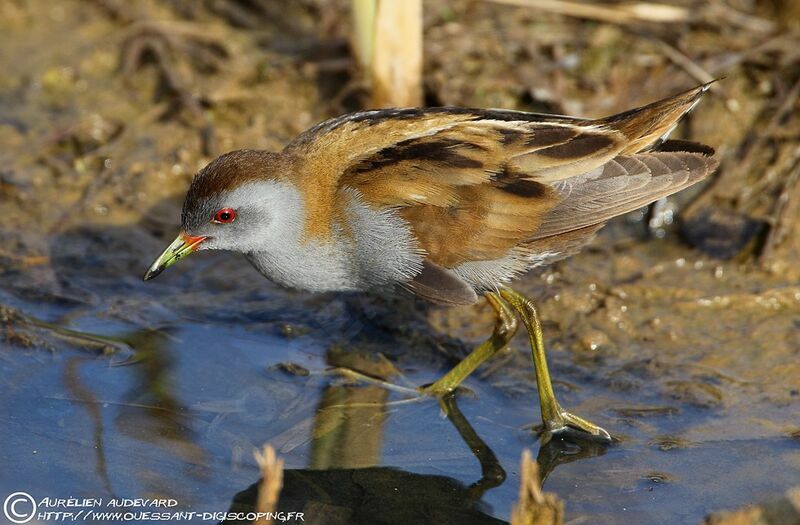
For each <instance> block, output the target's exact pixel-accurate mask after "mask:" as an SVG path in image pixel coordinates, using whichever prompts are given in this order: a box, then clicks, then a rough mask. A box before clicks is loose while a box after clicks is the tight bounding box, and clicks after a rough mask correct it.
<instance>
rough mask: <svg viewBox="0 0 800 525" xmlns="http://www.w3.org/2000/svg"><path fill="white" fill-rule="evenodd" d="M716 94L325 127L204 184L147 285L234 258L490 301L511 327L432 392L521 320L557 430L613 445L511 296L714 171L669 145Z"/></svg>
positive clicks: (443, 387) (289, 274)
mask: <svg viewBox="0 0 800 525" xmlns="http://www.w3.org/2000/svg"><path fill="white" fill-rule="evenodd" d="M707 89H708V84H706V85H704V86H700V87H698V88H695V89H692V90H689V91H686V92H684V93H681V94H678V95H675V96H673V97H670V98H667V99H664V100H661V101H658V102H655V103H653V104H649V105H647V106H643V107H641V108H637V109H634V110H631V111H627V112H625V113H620V114H618V115H613V116H610V117H607V118H603V119H597V120H589V119H582V118H574V117H564V116H555V115H540V114H533V113H524V112H518V111H508V110H486V109H465V108H427V109H418V108H413V109H388V110H376V111H364V112H359V113H353V114H349V115H343V116H341V117H338V118H334V119H331V120H328V121H325V122H322V123H321V124H318V125H317V126H315V127H313V128H311V129H309V130H308V131H306V132H305V133H303V134H301V135H300V136H298V137H297V138H296V139H295V140H293V141H292V142H291V143H289V144H288V145H287V146H286V148H285V149H284V150H283V151H282V152H280V153H269V152H263V151H253V150H240V151H234V152H231V153H228V154H226V155H223V156H221V157H219V158H218V159H216V160H214V161H213V162H212V163H210V164H209V165H208V166H206V167H205V168H204V169H203V170H201V171H200V173H199V174H198V175H197V177H195V179H194V180H193V181H192V185H191V187H190V189H189V192H188V194H187V196H186V201H185V202H184V208H183V214H182V222H183V228H184V230H183V233H182V234H181V236H179V238H178V239H176V241H175V242H174V243H173V245H172V246H170V248H168V249H167V250H166V251H165V253H164V254H162V256H161V257H160V258H159V259H158V260H157V261H156V262H155V263H154V264H153V266H151V268H150V270H149V271H148V273H147V274H146V276H145V279H149V278H152V277H154V276H155V275H157V274H158V273H160V272H161V271H162V270H163V269H164V268H166V267H167V266H169V265H170V264H172V263H173V262H175V261H176V260H178V259H179V258H181V257H183V256H184V255H186V254H187V253H190V252H192V251H195V250H197V249H229V250H235V251H240V252H242V253H245V254H246V255H247V257H248V258H249V259H250V261H251V262H252V263H253V264H254V265H255V266H256V268H257V269H258V270H259V271H261V273H263V274H264V275H265V276H267V277H269V278H270V279H272V280H273V281H275V282H277V283H279V284H282V285H284V286H289V287H294V288H300V289H307V290H311V291H327V290H368V289H375V288H387V287H392V286H400V287H403V288H405V289H407V290H409V291H411V292H412V293H414V294H416V295H418V296H420V297H422V298H425V299H427V300H430V301H434V302H438V303H444V304H470V303H473V302H475V301H476V300H477V299H478V294H479V293H484V294H485V295H486V296H487V298H488V299H489V301H490V303H491V304H492V305H493V307H495V309H496V310H497V312H498V316H499V317H498V318H499V319H500V320H501V321H502V322H501V323H500V324H498V326H497V328H496V330H495V333H494V334H493V336H492V338H491V339H490V340H489V341H487V343H485V345H482V346H481V347H479V348H478V349H477V350H476V351H475V353H474V355H472V356H470V357H469V358H468V359H467V360H465V363H466V362H468V363H469V364H468V365H463V364H462V365H460V366H459V367H457V368H456V369H454V370H453V371H452V372H451V373H450V374H448V375H447V376H445V378H443V379H442V380H440V381H437V382H436V383H435V384H434V385H433V386H432V387H431V388H432V390H428V391H431V392H435V393H444V392H445V391H450V390H452V389H453V388H455V386H456V385H457V384H458V383H460V382H461V380H463V378H464V377H466V375H468V374H469V373H470V372H471V370H473V369H474V368H475V366H477V364H479V363H480V362H481V361H482V360H485V359H486V357H488V356H489V355H491V354H492V353H494V352H495V351H497V350H498V349H499V348H500V347H502V345H504V344H506V343H507V342H508V338H510V335H509V334H512V335H513V331H514V330H515V329H516V324H515V323H514V322H512V321H511V320H510V319H512V320H513V318H514V316H515V313H516V315H518V316H519V318H520V319H521V320H523V322H524V323H525V324H526V328H528V331H529V333H530V334H531V343H532V347H533V348H534V361H535V362H536V363H537V381H538V384H539V388H540V399H541V403H542V413H543V417H544V419H545V422H546V423H547V426H548V428H549V429H550V430H554V429H555V428H556V427H558V426H559V425H560V426H561V427H564V428H566V427H568V426H572V427H575V428H579V429H582V430H585V431H587V432H589V433H593V434H595V435H601V434H602V432H604V431H602V429H599V427H596V426H594V425H592V424H590V423H588V422H586V421H583V420H581V419H580V418H576V417H575V416H572V415H571V414H569V413H567V412H564V411H563V410H561V408H560V407H559V406H558V404H557V403H556V402H555V397H554V395H553V393H552V388H550V387H549V382H550V380H549V376H548V375H547V370H546V363H545V360H544V349H543V347H541V344H540V343H541V334H540V328H539V324H538V320H537V319H536V316H535V309H534V308H533V304H532V303H531V302H530V301H529V300H527V299H525V298H524V297H522V296H520V295H519V294H516V292H513V290H510V289H509V288H506V287H504V285H505V283H507V282H508V281H510V280H511V279H513V278H515V277H517V276H518V275H520V274H522V273H524V272H526V271H527V270H529V269H530V268H533V267H537V266H542V265H546V264H550V263H552V262H554V261H557V260H559V259H562V258H564V257H566V256H568V255H570V254H573V253H575V252H577V251H578V250H580V248H581V247H582V246H583V245H584V244H586V243H587V242H588V241H589V240H591V238H592V237H593V236H594V234H595V233H596V232H597V230H598V229H599V228H601V227H602V226H603V224H605V223H606V222H607V221H608V220H609V219H611V218H613V217H615V216H617V215H620V214H623V213H626V212H629V211H632V210H635V209H637V208H640V207H642V206H644V205H647V204H649V203H651V202H653V201H655V200H657V199H659V198H661V197H664V196H666V195H670V194H672V193H675V192H677V191H680V190H681V189H683V188H685V187H687V186H690V185H692V184H694V183H696V182H698V181H700V180H702V179H703V178H704V177H706V176H707V175H708V174H709V173H711V172H712V171H713V170H714V168H715V167H716V165H717V162H716V160H714V158H713V149H711V148H709V147H708V146H704V145H702V144H696V143H692V142H686V141H668V140H666V138H667V135H668V134H669V133H670V132H671V131H672V130H673V129H674V127H675V126H676V125H677V122H678V121H679V120H680V118H681V117H682V116H683V115H685V114H686V113H687V112H688V111H689V110H690V109H691V108H692V107H694V105H695V104H697V102H698V101H699V99H700V97H701V96H702V94H703V93H704V92H705V91H706V90H707ZM512 310H513V312H512ZM514 312H515V313H514ZM509 323H511V324H509ZM512 325H513V326H512ZM534 336H535V337H534ZM537 337H538V338H539V339H537ZM537 341H538V342H537ZM487 345H488V346H487ZM498 345H499V346H498ZM540 347H541V348H540ZM465 370H466V372H465ZM541 374H543V375H541ZM559 428H560V427H559ZM601 431H602V432H601Z"/></svg>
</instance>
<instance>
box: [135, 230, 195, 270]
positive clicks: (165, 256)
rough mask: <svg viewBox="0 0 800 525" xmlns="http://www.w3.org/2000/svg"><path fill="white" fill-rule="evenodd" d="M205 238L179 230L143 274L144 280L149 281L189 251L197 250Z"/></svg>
mask: <svg viewBox="0 0 800 525" xmlns="http://www.w3.org/2000/svg"><path fill="white" fill-rule="evenodd" d="M205 240H206V237H193V236H191V235H189V234H187V233H186V232H185V231H181V233H180V234H178V237H177V238H176V239H175V240H174V241H172V244H170V245H169V246H167V249H166V250H164V252H163V253H162V254H161V255H159V256H158V258H157V259H156V260H155V261H153V264H152V265H150V268H148V269H147V272H146V273H145V274H144V280H145V281H149V280H150V279H152V278H153V277H156V276H157V275H158V274H160V273H161V272H163V271H164V270H166V269H167V268H169V267H170V266H172V265H173V264H175V263H176V262H178V261H180V260H181V259H183V258H184V257H186V256H187V255H189V254H190V253H192V252H195V251H197V248H198V247H199V246H200V244H202V242H203V241H205Z"/></svg>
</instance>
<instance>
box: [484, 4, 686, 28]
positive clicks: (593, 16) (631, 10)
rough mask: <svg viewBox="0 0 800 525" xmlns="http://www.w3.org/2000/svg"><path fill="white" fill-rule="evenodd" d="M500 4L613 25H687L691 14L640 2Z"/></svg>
mask: <svg viewBox="0 0 800 525" xmlns="http://www.w3.org/2000/svg"><path fill="white" fill-rule="evenodd" d="M492 1H493V2H496V3H498V4H508V5H516V6H521V7H533V8H536V9H541V10H542V11H549V12H551V13H556V14H559V15H565V16H572V17H575V18H587V19H589V20H599V21H601V22H608V23H611V24H632V23H638V22H660V23H667V22H687V21H689V20H690V18H691V12H690V11H689V9H687V8H685V7H678V6H672V5H665V4H653V3H648V2H638V3H634V4H626V5H615V6H610V5H597V4H589V3H582V2H572V1H570V0H492Z"/></svg>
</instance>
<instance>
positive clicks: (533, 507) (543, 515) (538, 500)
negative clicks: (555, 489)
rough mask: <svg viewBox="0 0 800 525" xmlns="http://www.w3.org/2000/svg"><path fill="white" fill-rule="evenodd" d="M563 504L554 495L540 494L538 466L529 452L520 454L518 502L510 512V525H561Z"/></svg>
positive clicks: (562, 521)
mask: <svg viewBox="0 0 800 525" xmlns="http://www.w3.org/2000/svg"><path fill="white" fill-rule="evenodd" d="M563 523H564V502H563V501H561V500H560V499H559V498H558V496H556V495H555V494H550V493H547V492H542V485H541V481H540V480H539V465H538V464H537V463H536V462H535V461H534V460H533V458H532V457H531V452H530V450H528V449H525V450H524V451H523V452H522V460H521V464H520V481H519V501H517V504H516V505H515V506H514V508H513V509H512V511H511V525H562V524H563Z"/></svg>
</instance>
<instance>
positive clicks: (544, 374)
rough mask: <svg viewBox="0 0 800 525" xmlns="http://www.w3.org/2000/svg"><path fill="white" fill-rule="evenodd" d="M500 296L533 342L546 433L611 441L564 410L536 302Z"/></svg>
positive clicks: (507, 293)
mask: <svg viewBox="0 0 800 525" xmlns="http://www.w3.org/2000/svg"><path fill="white" fill-rule="evenodd" d="M500 296H501V297H502V298H503V299H505V300H506V301H508V303H509V304H510V305H511V307H512V308H513V309H514V310H515V311H516V312H517V314H519V316H520V318H521V319H522V322H523V323H525V328H526V329H527V330H528V338H529V339H530V342H531V352H532V353H533V366H534V369H535V372H536V386H537V388H538V390H539V403H540V404H541V408H542V421H543V422H544V426H545V429H546V430H547V431H549V432H550V433H552V434H559V433H564V432H569V431H570V430H572V431H576V430H577V431H579V432H581V433H582V432H585V433H587V434H589V435H591V436H592V437H594V438H597V439H601V440H603V441H611V436H610V435H609V434H608V432H606V431H605V430H603V429H602V428H600V427H598V426H597V425H595V424H594V423H590V422H589V421H586V420H585V419H582V418H580V417H578V416H576V415H573V414H570V413H569V412H567V411H565V410H564V409H562V408H561V406H560V405H559V404H558V401H557V400H556V395H555V393H554V392H553V383H552V382H551V381H550V372H549V371H548V370H547V356H546V355H545V351H544V338H543V337H542V325H541V323H540V322H539V316H538V314H537V313H536V307H535V306H534V305H533V301H531V300H530V299H528V298H527V297H525V296H524V295H522V294H520V293H518V292H516V291H514V290H512V289H511V288H501V289H500Z"/></svg>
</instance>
